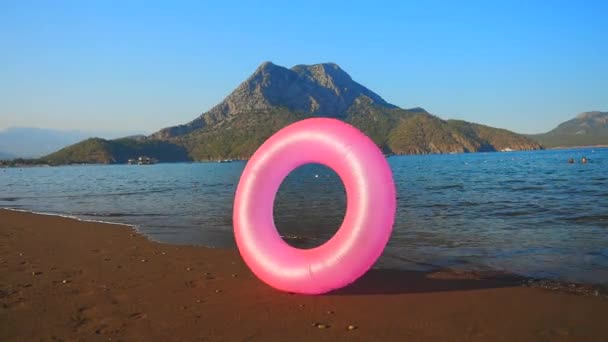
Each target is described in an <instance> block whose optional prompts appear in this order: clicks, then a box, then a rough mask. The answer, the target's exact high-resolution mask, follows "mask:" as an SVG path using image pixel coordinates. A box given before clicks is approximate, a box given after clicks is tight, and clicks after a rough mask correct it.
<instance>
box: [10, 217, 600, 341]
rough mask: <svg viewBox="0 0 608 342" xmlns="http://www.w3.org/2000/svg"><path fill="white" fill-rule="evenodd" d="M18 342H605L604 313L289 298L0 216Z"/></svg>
mask: <svg viewBox="0 0 608 342" xmlns="http://www.w3.org/2000/svg"><path fill="white" fill-rule="evenodd" d="M349 325H352V326H353V327H354V329H353V330H349V329H348V326H349ZM15 340H24V341H28V340H37V341H38V340H44V341H53V340H66V341H74V340H86V341H95V340H99V341H109V340H112V341H174V340H187V341H191V340H193V341H196V340H203V341H249V340H252V341H342V340H348V341H350V340H352V341H406V340H407V341H417V340H424V341H427V340H437V341H450V340H467V341H561V340H572V341H593V340H595V341H608V300H607V299H606V298H601V297H593V296H581V295H574V294H568V293H560V292H557V291H548V290H543V289H538V288H529V287H522V286H521V285H520V282H519V281H518V280H514V279H509V278H502V279H494V280H488V279H467V277H459V276H458V275H457V274H456V275H454V274H450V273H430V274H429V273H422V272H401V271H388V270H372V271H370V272H369V273H368V274H367V275H366V276H365V277H363V278H362V279H360V280H359V281H358V282H356V283H355V284H354V285H352V286H350V287H348V288H346V289H343V290H341V291H338V292H336V293H332V294H329V295H323V296H302V295H293V294H288V293H281V292H277V291H275V290H273V289H272V288H270V287H268V286H267V285H265V284H263V283H262V282H260V281H259V280H258V279H256V278H255V277H254V276H253V275H252V274H251V272H249V270H248V269H247V267H246V266H245V265H244V264H243V262H242V261H241V259H240V257H239V254H238V252H237V251H235V250H225V249H208V248H201V247H190V246H172V245H165V244H161V243H156V242H151V241H149V240H148V239H146V238H145V237H144V236H141V235H139V234H137V233H135V232H134V231H133V230H132V229H131V228H129V227H125V226H118V225H110V224H101V223H90V222H80V221H77V220H73V219H67V218H61V217H54V216H45V215H36V214H29V213H21V212H12V211H6V210H0V341H15Z"/></svg>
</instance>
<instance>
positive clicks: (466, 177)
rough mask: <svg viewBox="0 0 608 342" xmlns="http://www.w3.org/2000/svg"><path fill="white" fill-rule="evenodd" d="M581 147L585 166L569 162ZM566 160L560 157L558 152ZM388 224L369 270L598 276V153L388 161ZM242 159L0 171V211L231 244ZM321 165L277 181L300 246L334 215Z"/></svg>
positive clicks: (281, 209) (290, 233)
mask: <svg viewBox="0 0 608 342" xmlns="http://www.w3.org/2000/svg"><path fill="white" fill-rule="evenodd" d="M583 155H585V156H587V157H588V158H589V159H590V163H588V164H580V162H579V160H580V158H581V157H582V156H583ZM570 157H572V158H575V160H576V161H577V162H576V163H575V164H568V163H567V162H566V161H567V159H568V158H570ZM389 162H390V164H391V167H392V169H393V172H394V176H395V181H396V183H397V192H398V209H397V218H396V223H395V228H394V232H393V235H392V238H391V240H390V243H389V245H388V247H387V249H386V250H385V253H384V255H383V256H382V258H381V260H380V261H379V266H380V267H390V268H401V269H415V270H427V269H433V268H437V267H452V268H462V269H467V270H471V269H472V270H499V271H506V272H512V273H516V274H521V275H525V276H533V277H542V278H552V279H558V280H565V281H577V282H587V283H601V284H608V149H577V150H560V151H535V152H511V153H476V154H458V155H429V156H402V157H391V158H389ZM244 167H245V162H234V163H224V164H220V163H192V164H158V165H151V166H128V165H113V166H66V167H53V168H10V169H0V207H4V208H14V209H23V210H31V211H36V212H47V213H56V214H63V215H72V216H77V217H80V218H84V219H92V220H100V221H108V222H117V223H127V224H132V225H135V226H136V227H137V229H138V230H139V231H141V232H142V233H144V234H146V235H147V236H149V237H150V238H151V239H153V240H157V241H161V242H167V243H174V244H194V245H205V246H217V247H233V246H234V240H233V237H232V218H231V217H232V202H233V198H234V192H235V190H236V185H237V183H238V180H239V176H240V174H241V172H242V170H243V168H244ZM344 196H345V195H344V189H343V187H342V183H341V182H340V180H339V179H338V177H337V175H336V174H335V173H334V172H333V171H331V170H329V169H327V168H325V167H323V166H320V165H307V166H304V167H301V168H299V169H297V170H295V171H294V172H293V173H292V174H290V176H289V177H288V178H287V179H286V181H285V182H284V183H283V185H282V186H281V190H280V191H279V193H278V195H277V199H276V202H275V221H276V225H277V227H278V228H279V231H280V233H281V234H282V235H283V236H284V237H285V239H286V240H287V241H288V242H289V243H291V244H293V245H295V246H299V247H310V246H314V245H318V244H321V243H323V242H324V241H326V240H327V239H328V238H329V237H331V236H332V234H333V233H334V232H335V231H336V229H337V228H338V227H339V225H340V223H341V221H342V218H343V216H344V211H345V197H344Z"/></svg>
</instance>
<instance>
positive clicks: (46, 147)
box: [0, 127, 133, 160]
mask: <svg viewBox="0 0 608 342" xmlns="http://www.w3.org/2000/svg"><path fill="white" fill-rule="evenodd" d="M128 134H133V133H111V132H83V131H64V130H56V129H45V128H31V127H10V128H7V129H4V130H0V151H2V152H0V160H2V159H12V158H37V157H40V156H44V155H47V154H49V153H51V152H54V151H57V150H58V149H60V148H63V147H66V146H68V145H72V144H75V143H77V142H79V141H81V140H83V139H86V138H89V137H95V136H101V137H105V138H117V137H120V136H125V135H128Z"/></svg>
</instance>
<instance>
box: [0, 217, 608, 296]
mask: <svg viewBox="0 0 608 342" xmlns="http://www.w3.org/2000/svg"><path fill="white" fill-rule="evenodd" d="M3 210H4V211H13V212H18V213H25V214H33V215H43V216H49V217H59V218H65V219H69V220H76V221H79V222H88V223H98V224H102V225H117V226H124V227H128V228H129V229H130V231H131V232H133V233H135V234H138V235H141V236H142V237H143V238H145V239H146V240H148V241H150V242H153V243H159V244H163V245H167V246H176V247H180V246H183V247H197V248H208V249H225V250H231V251H234V252H236V253H237V254H238V250H237V249H236V247H235V248H224V247H214V246H205V245H198V244H190V245H186V244H170V243H166V242H162V241H159V240H154V239H152V238H151V237H150V236H147V235H146V234H144V233H143V232H141V231H140V230H139V226H138V225H136V224H130V223H120V222H111V221H103V220H95V219H85V218H81V217H78V216H75V215H69V214H61V213H52V212H38V211H34V210H28V209H19V208H5V207H0V213H2V211H3ZM425 265H427V266H431V268H430V269H427V270H424V271H420V272H425V273H446V274H452V275H457V276H458V277H462V278H486V279H487V278H505V279H506V278H509V279H511V280H513V281H516V282H517V283H518V284H519V285H521V286H526V287H536V288H542V289H546V290H550V291H560V292H567V293H575V294H578V295H588V296H595V297H605V298H608V284H597V283H580V282H572V281H564V280H557V279H550V278H537V277H530V276H525V275H521V274H516V273H508V272H503V271H499V270H485V271H478V270H462V269H457V268H445V267H441V266H438V265H430V264H425ZM381 269H382V270H386V271H394V272H400V271H407V270H404V269H399V268H381Z"/></svg>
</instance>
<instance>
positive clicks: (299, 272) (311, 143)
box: [233, 118, 396, 294]
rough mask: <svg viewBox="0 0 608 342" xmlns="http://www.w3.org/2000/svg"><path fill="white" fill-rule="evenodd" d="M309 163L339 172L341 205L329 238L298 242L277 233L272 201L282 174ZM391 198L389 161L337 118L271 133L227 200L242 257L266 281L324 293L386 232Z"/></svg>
mask: <svg viewBox="0 0 608 342" xmlns="http://www.w3.org/2000/svg"><path fill="white" fill-rule="evenodd" d="M308 163H319V164H323V165H326V166H328V167H330V168H332V169H333V170H334V171H335V172H336V173H337V174H338V175H339V176H340V178H341V179H342V182H343V183H344V188H345V190H346V196H347V207H346V215H345V216H344V221H343V222H342V226H341V227H340V229H339V230H338V232H336V234H335V235H334V236H333V237H332V238H331V239H330V240H329V241H327V242H326V243H325V244H323V245H321V246H319V247H316V248H312V249H298V248H295V247H292V246H290V245H288V244H287V243H286V242H285V241H283V239H282V238H281V236H279V233H278V231H277V229H276V227H275V225H274V218H273V204H274V198H275V195H276V193H277V191H278V189H279V186H280V185H281V183H282V182H283V179H285V177H286V176H287V175H288V174H289V173H290V172H291V171H293V170H294V169H295V168H297V167H299V166H301V165H304V164H308ZM395 202H396V200H395V185H394V182H393V175H392V172H391V169H390V167H389V165H388V163H387V161H386V158H385V157H384V155H383V154H382V152H381V151H380V149H378V147H377V146H376V145H375V144H374V142H373V141H372V140H371V139H369V138H368V137H367V136H365V135H364V134H363V133H361V132H360V131H359V130H357V129H356V128H354V127H353V126H350V125H348V124H346V123H344V122H342V121H339V120H335V119H326V118H314V119H307V120H303V121H299V122H297V123H294V124H292V125H290V126H288V127H285V128H283V129H281V130H280V131H279V132H277V133H276V134H274V135H273V136H272V137H270V138H269V139H268V140H267V141H266V142H265V143H264V144H263V145H262V146H261V147H260V148H259V149H258V150H257V151H256V152H255V154H254V155H253V157H252V158H251V159H250V160H249V162H248V163H247V166H246V167H245V170H244V171H243V174H242V176H241V179H240V182H239V185H238V188H237V191H236V197H235V201H234V213H233V214H234V217H233V219H234V234H235V238H236V243H237V246H238V248H239V251H240V253H241V255H242V257H243V259H244V260H245V263H246V264H247V265H248V266H249V268H250V269H251V270H252V271H253V273H255V275H256V276H257V277H258V278H260V279H261V280H262V281H264V282H266V283H267V284H269V285H270V286H272V287H274V288H277V289H279V290H283V291H288V292H295V293H303V294H320V293H326V292H329V291H331V290H334V289H338V288H341V287H343V286H346V285H348V284H350V283H352V282H353V281H355V280H356V279H357V278H359V277H360V276H362V275H363V274H364V273H365V272H366V271H367V270H369V268H370V267H372V265H373V264H374V262H376V260H377V259H378V257H379V256H380V254H382V251H383V250H384V247H385V246H386V243H387V242H388V239H389V237H390V235H391V231H392V228H393V222H394V219H395V205H396V203H395ZM319 215H323V212H319Z"/></svg>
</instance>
